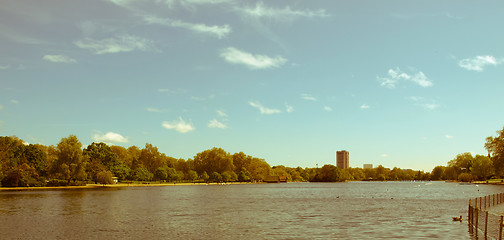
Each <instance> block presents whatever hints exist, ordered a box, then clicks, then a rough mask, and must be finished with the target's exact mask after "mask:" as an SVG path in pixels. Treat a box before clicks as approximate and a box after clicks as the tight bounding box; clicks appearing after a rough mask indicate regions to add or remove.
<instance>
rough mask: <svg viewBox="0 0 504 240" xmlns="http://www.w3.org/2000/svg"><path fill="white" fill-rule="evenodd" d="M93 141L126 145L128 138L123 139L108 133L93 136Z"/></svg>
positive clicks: (115, 134) (119, 135)
mask: <svg viewBox="0 0 504 240" xmlns="http://www.w3.org/2000/svg"><path fill="white" fill-rule="evenodd" d="M93 141H95V142H104V143H111V144H113V143H126V142H128V138H125V137H123V136H122V135H121V134H119V133H114V132H108V133H106V134H94V135H93Z"/></svg>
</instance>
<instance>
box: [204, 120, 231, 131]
mask: <svg viewBox="0 0 504 240" xmlns="http://www.w3.org/2000/svg"><path fill="white" fill-rule="evenodd" d="M208 127H209V128H220V129H225V128H227V126H226V124H224V123H222V122H219V121H218V120H217V119H215V118H214V119H212V120H210V122H209V123H208Z"/></svg>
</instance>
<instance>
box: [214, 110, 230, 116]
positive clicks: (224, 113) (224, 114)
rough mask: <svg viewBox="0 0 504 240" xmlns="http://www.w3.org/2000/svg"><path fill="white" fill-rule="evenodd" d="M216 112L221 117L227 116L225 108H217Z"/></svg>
mask: <svg viewBox="0 0 504 240" xmlns="http://www.w3.org/2000/svg"><path fill="white" fill-rule="evenodd" d="M216 112H217V115H219V117H227V114H226V112H224V111H223V110H217V111H216Z"/></svg>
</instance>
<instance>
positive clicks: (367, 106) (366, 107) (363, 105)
mask: <svg viewBox="0 0 504 240" xmlns="http://www.w3.org/2000/svg"><path fill="white" fill-rule="evenodd" d="M370 107H371V106H369V105H367V104H362V105H361V106H360V108H361V109H369V108H370Z"/></svg>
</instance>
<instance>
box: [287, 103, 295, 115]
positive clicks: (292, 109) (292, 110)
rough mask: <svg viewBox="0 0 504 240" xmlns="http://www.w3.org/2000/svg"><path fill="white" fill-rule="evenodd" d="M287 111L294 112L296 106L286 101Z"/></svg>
mask: <svg viewBox="0 0 504 240" xmlns="http://www.w3.org/2000/svg"><path fill="white" fill-rule="evenodd" d="M285 111H286V112H288V113H291V112H294V107H293V106H291V105H289V104H287V103H286V104H285Z"/></svg>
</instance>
